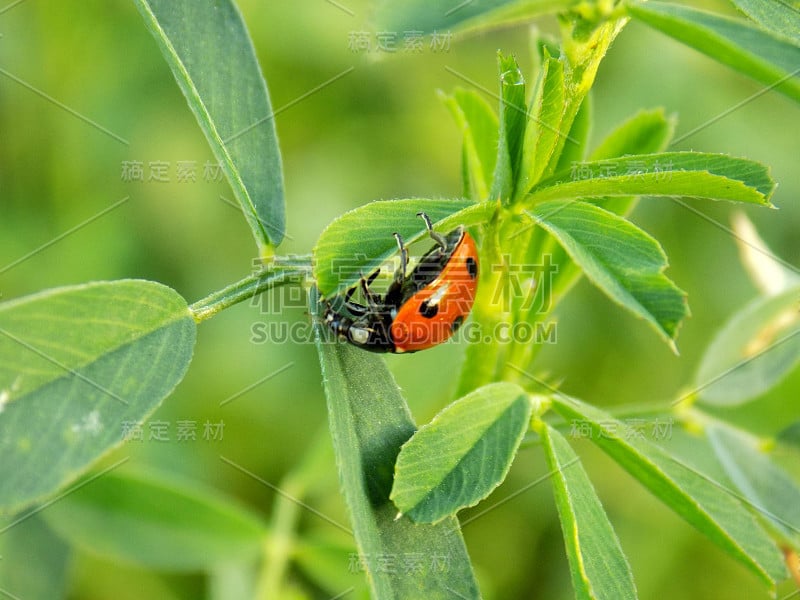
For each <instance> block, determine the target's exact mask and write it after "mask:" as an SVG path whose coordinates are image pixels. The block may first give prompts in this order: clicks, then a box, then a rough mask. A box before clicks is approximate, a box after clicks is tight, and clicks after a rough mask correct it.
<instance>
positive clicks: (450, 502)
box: [391, 383, 531, 523]
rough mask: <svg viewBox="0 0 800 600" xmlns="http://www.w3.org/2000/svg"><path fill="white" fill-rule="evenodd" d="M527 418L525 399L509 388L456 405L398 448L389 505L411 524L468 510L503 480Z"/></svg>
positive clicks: (486, 390)
mask: <svg viewBox="0 0 800 600" xmlns="http://www.w3.org/2000/svg"><path fill="white" fill-rule="evenodd" d="M530 416H531V406H530V402H529V401H528V397H527V394H526V393H525V391H524V390H523V389H522V388H520V387H519V386H517V385H515V384H511V383H493V384H489V385H486V386H484V387H482V388H479V389H477V390H475V391H474V392H472V393H471V394H468V395H467V396H464V397H463V398H460V399H459V400H456V401H455V402H453V403H452V404H450V405H449V406H448V407H447V408H445V409H444V410H443V411H442V412H440V413H439V414H438V415H436V416H435V417H434V418H433V420H432V421H431V422H430V423H428V424H427V425H424V426H422V427H421V428H420V430H419V431H417V433H415V434H414V435H413V436H412V437H411V439H410V440H408V441H407V442H406V443H405V444H403V447H402V449H401V450H400V456H399V457H398V458H397V465H396V466H395V482H394V487H393V488H392V495H391V499H392V501H393V502H394V503H395V505H396V506H397V508H398V509H400V512H401V513H403V514H405V515H407V516H409V517H410V518H411V519H413V520H414V521H416V522H417V523H435V522H437V521H439V520H441V519H443V518H445V517H448V516H450V515H454V514H455V513H456V512H457V511H459V510H461V509H462V508H465V507H467V506H474V505H475V504H477V503H478V502H479V501H480V500H482V499H483V498H485V497H486V496H488V495H489V494H490V493H491V491H492V490H493V489H494V488H496V487H497V486H498V485H500V484H501V483H502V482H503V479H505V476H506V475H507V474H508V469H509V468H510V467H511V461H512V460H513V459H514V456H515V455H516V452H517V449H518V448H519V444H520V442H521V441H522V437H523V436H524V435H525V432H526V431H527V430H528V421H529V420H530Z"/></svg>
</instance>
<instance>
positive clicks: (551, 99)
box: [519, 50, 579, 193]
mask: <svg viewBox="0 0 800 600" xmlns="http://www.w3.org/2000/svg"><path fill="white" fill-rule="evenodd" d="M566 95H567V89H566V82H565V81H564V66H563V63H562V62H561V61H560V60H559V59H557V58H551V57H550V56H549V55H548V53H547V50H545V51H544V58H543V59H542V68H541V70H540V71H539V78H538V79H537V81H536V91H535V93H534V97H533V101H532V103H531V111H530V120H529V122H528V127H527V129H526V130H525V144H524V146H523V157H522V173H521V178H520V179H521V181H520V184H519V192H520V193H525V192H527V191H529V190H530V189H531V187H533V185H534V184H536V183H537V182H538V181H539V180H540V179H541V177H542V175H543V174H544V173H545V172H547V170H548V167H550V170H551V171H552V167H554V166H555V161H557V160H558V156H556V155H555V153H556V149H557V148H558V146H559V144H560V142H561V140H560V139H559V138H563V137H565V136H567V134H568V132H567V131H562V129H561V128H562V123H563V121H564V119H565V115H564V110H565V106H566V102H567V97H566ZM567 143H568V144H569V145H573V146H574V145H579V142H578V140H576V139H575V138H572V137H570V139H568V140H567ZM551 163H553V164H551Z"/></svg>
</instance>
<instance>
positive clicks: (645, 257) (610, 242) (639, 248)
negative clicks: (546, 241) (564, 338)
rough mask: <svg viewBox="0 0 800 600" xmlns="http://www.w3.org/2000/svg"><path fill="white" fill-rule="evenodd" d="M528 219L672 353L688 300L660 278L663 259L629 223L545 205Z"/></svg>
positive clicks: (573, 205)
mask: <svg viewBox="0 0 800 600" xmlns="http://www.w3.org/2000/svg"><path fill="white" fill-rule="evenodd" d="M528 214H529V215H530V216H531V217H533V219H535V221H536V222H537V223H538V224H539V225H541V226H542V227H543V228H544V229H545V230H546V231H547V232H548V233H550V234H551V235H552V236H553V237H555V238H556V239H557V240H558V242H559V244H561V246H562V247H563V248H564V250H566V252H567V254H569V256H570V258H571V259H572V260H573V261H574V262H575V263H576V264H577V265H578V266H579V267H580V268H581V269H582V270H583V272H584V274H585V275H586V277H588V278H589V280H590V281H591V282H592V283H593V284H594V285H596V286H597V287H598V288H599V289H600V290H601V291H603V292H604V293H605V294H606V295H607V296H608V297H609V298H611V299H612V300H613V301H614V302H616V303H618V304H619V305H620V306H622V307H624V308H625V309H627V310H628V311H630V312H631V313H633V314H634V315H635V316H637V317H640V318H642V319H644V320H645V321H647V322H648V323H649V324H650V325H652V326H653V327H654V328H655V329H656V331H657V332H658V333H659V334H660V335H661V337H662V338H663V339H664V341H666V342H667V343H668V344H669V346H670V348H672V349H673V350H675V342H674V339H675V337H676V336H677V334H678V327H679V326H680V324H681V322H682V321H683V319H684V318H686V317H687V316H688V314H689V309H688V306H687V304H686V294H685V293H684V292H682V291H681V290H680V289H678V288H677V287H676V286H675V284H673V283H672V281H670V280H669V279H668V278H667V277H666V276H665V275H664V273H663V271H664V269H666V268H667V257H666V256H665V255H664V251H663V250H662V249H661V246H660V245H659V244H658V242H657V241H656V240H654V239H653V238H652V237H650V236H649V235H648V234H646V233H645V232H644V231H642V230H641V229H639V228H638V227H636V226H635V225H634V224H633V223H631V222H630V221H627V220H625V219H624V218H622V217H620V216H617V215H615V214H613V213H610V212H608V211H605V210H603V209H602V208H598V207H597V206H593V205H591V204H587V203H585V202H546V203H544V204H539V205H537V206H536V207H535V208H534V209H533V210H531V211H529V212H528Z"/></svg>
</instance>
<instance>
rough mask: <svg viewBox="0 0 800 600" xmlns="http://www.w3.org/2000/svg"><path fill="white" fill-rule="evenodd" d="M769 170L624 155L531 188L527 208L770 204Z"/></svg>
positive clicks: (729, 162)
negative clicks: (593, 201) (639, 199)
mask: <svg viewBox="0 0 800 600" xmlns="http://www.w3.org/2000/svg"><path fill="white" fill-rule="evenodd" d="M774 190H775V182H774V181H773V180H772V178H771V177H770V174H769V168H768V167H765V166H763V165H761V164H760V163H757V162H755V161H752V160H748V159H746V158H734V157H731V156H727V155H724V154H705V153H702V152H664V153H661V154H643V155H639V156H622V157H619V158H616V159H610V160H598V161H592V162H586V163H581V164H578V165H574V167H573V168H572V169H571V170H570V171H569V172H566V171H562V172H561V173H557V174H556V175H554V176H553V177H552V178H551V179H548V180H547V181H544V182H542V183H541V184H540V185H539V186H537V187H536V188H534V190H533V191H532V192H531V194H530V195H529V196H528V198H527V203H528V204H529V205H532V204H535V203H537V202H545V201H548V200H573V199H576V198H601V197H603V196H642V195H647V196H688V197H693V198H708V199H711V200H729V201H731V202H750V203H754V204H761V205H763V206H769V207H771V206H772V205H771V204H770V203H769V199H770V197H771V196H772V192H773V191H774Z"/></svg>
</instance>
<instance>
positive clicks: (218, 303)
mask: <svg viewBox="0 0 800 600" xmlns="http://www.w3.org/2000/svg"><path fill="white" fill-rule="evenodd" d="M310 268H311V267H310V260H309V259H290V260H286V261H281V263H280V264H276V262H273V263H271V264H269V265H266V266H265V267H264V270H262V271H259V272H258V273H252V274H250V275H248V276H247V277H245V278H244V279H240V280H239V281H237V282H236V283H232V284H231V285H229V286H227V287H224V288H222V289H221V290H217V291H216V292H213V293H211V294H209V295H208V296H206V297H205V298H203V299H201V300H198V301H197V302H195V303H194V304H192V305H191V306H190V307H189V310H190V311H191V312H192V316H193V317H194V320H195V322H197V323H201V322H203V321H205V320H206V319H208V318H210V317H213V316H214V315H216V314H217V313H218V312H220V311H221V310H224V309H226V308H228V307H230V306H233V305H234V304H237V303H239V302H241V301H243V300H248V299H250V298H252V297H253V296H256V295H258V294H260V293H261V292H264V291H266V290H269V289H271V288H274V287H279V286H281V285H285V284H287V283H300V284H302V283H303V282H304V281H305V280H306V279H307V277H308V275H309V271H310Z"/></svg>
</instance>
